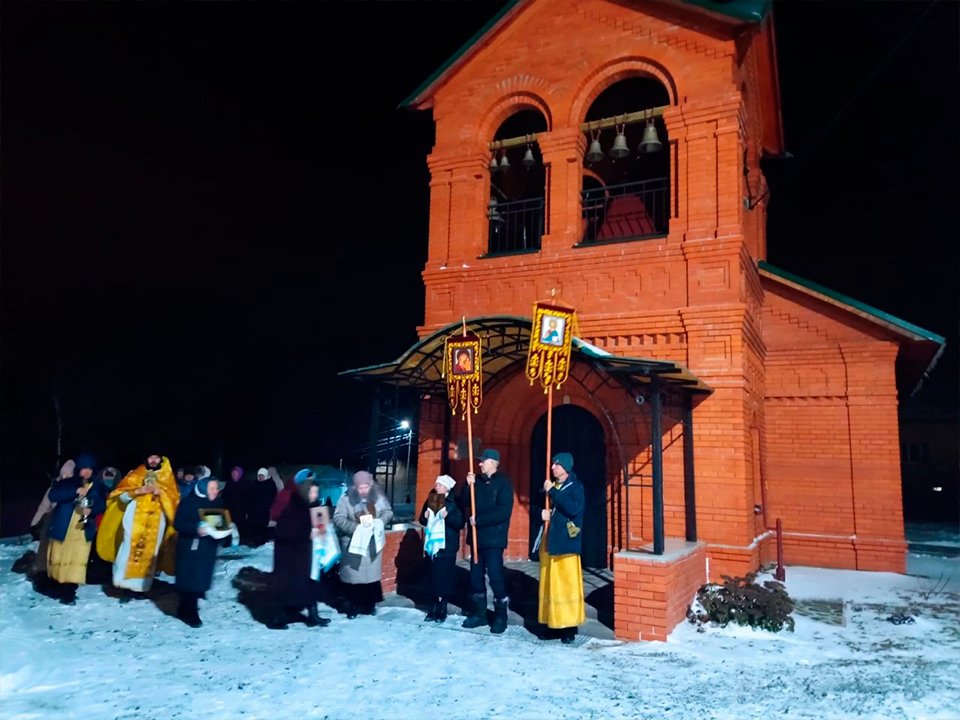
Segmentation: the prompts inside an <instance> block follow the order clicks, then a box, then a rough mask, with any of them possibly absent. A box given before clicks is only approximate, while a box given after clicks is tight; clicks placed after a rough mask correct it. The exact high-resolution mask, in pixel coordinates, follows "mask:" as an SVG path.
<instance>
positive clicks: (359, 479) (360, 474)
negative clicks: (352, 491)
mask: <svg viewBox="0 0 960 720" xmlns="http://www.w3.org/2000/svg"><path fill="white" fill-rule="evenodd" d="M362 483H366V484H368V485H373V475H371V474H370V473H369V472H367V471H366V470H358V471H357V472H355V473H354V474H353V484H354V485H360V484H362Z"/></svg>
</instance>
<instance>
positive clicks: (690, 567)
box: [613, 543, 707, 641]
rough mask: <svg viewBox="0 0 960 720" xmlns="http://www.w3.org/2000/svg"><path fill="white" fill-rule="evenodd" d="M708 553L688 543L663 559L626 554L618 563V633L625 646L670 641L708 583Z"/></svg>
mask: <svg viewBox="0 0 960 720" xmlns="http://www.w3.org/2000/svg"><path fill="white" fill-rule="evenodd" d="M706 557H707V555H706V548H705V546H704V545H703V544H702V543H684V544H682V545H676V546H675V547H673V548H668V550H667V552H666V553H665V555H664V556H662V557H657V556H655V555H649V554H647V553H640V552H621V553H617V554H616V555H615V556H614V560H613V598H614V601H613V602H614V606H613V615H614V633H615V635H616V637H617V638H618V639H620V640H634V641H636V640H666V639H667V636H668V635H669V634H670V632H671V631H672V630H673V629H674V628H675V627H676V626H677V625H678V624H679V623H680V622H681V621H682V620H683V619H684V618H685V617H686V614H687V608H688V607H689V606H690V603H691V602H692V601H693V599H694V597H695V596H696V594H697V590H698V589H699V588H700V586H701V585H703V584H704V583H706V582H707V576H706Z"/></svg>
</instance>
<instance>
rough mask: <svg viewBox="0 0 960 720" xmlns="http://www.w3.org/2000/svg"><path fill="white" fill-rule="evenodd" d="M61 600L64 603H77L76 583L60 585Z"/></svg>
mask: <svg viewBox="0 0 960 720" xmlns="http://www.w3.org/2000/svg"><path fill="white" fill-rule="evenodd" d="M59 590H60V602H61V603H62V604H64V605H76V604H77V586H76V585H75V584H74V583H64V584H63V585H61V586H60V588H59Z"/></svg>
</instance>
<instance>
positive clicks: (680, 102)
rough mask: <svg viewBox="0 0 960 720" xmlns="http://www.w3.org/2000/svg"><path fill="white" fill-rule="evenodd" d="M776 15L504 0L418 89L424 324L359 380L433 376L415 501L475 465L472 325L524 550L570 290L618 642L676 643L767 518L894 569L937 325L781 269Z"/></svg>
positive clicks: (574, 426)
mask: <svg viewBox="0 0 960 720" xmlns="http://www.w3.org/2000/svg"><path fill="white" fill-rule="evenodd" d="M774 35H775V34H774V23H773V17H772V13H771V10H770V3H769V2H767V1H765V0H740V1H737V2H718V1H715V0H689V1H683V0H660V1H658V2H645V1H642V0H636V1H633V0H628V1H624V0H516V1H515V2H512V3H509V4H508V5H507V6H506V7H505V8H504V9H503V10H502V11H501V12H500V13H499V14H498V15H497V16H496V17H495V18H493V19H492V20H491V21H490V22H489V23H488V24H487V26H486V27H484V28H482V29H481V30H480V31H479V32H478V33H477V34H476V35H475V36H474V37H473V38H472V39H471V40H470V41H469V42H467V44H465V45H464V46H463V47H462V48H461V49H460V50H459V51H458V52H457V53H456V54H455V55H454V56H453V57H452V58H450V59H449V60H448V61H447V62H446V63H445V64H444V65H443V66H442V67H441V68H439V69H438V70H437V71H436V72H435V73H434V74H433V75H432V76H431V77H430V78H429V79H427V80H426V81H425V82H424V83H423V84H422V85H421V86H420V87H419V88H417V89H416V90H415V91H414V92H413V93H412V95H411V96H410V97H409V98H407V100H406V101H405V103H404V104H405V105H407V106H408V107H410V108H412V109H415V110H423V111H432V113H433V119H434V121H435V124H436V144H435V146H434V148H433V151H432V152H431V153H430V155H429V156H428V158H427V164H428V166H429V170H430V178H431V179H430V225H429V240H428V242H429V252H428V259H427V262H426V265H425V267H424V269H423V282H424V285H425V290H426V305H425V307H426V311H425V317H424V322H423V325H422V326H421V327H420V328H419V335H420V342H418V343H417V344H416V345H415V346H414V347H412V348H410V349H409V350H408V351H407V352H406V353H404V354H403V355H402V356H401V357H400V358H399V359H397V360H396V361H394V362H390V363H386V364H384V365H380V366H375V367H372V368H364V369H361V370H356V371H351V372H350V373H349V374H353V375H355V376H357V377H358V378H359V379H363V380H371V381H375V382H380V383H384V384H386V385H397V386H401V387H406V388H412V389H413V390H417V391H419V393H420V397H421V398H422V401H421V413H420V422H419V428H418V436H419V450H418V458H417V460H418V468H419V471H418V483H417V498H416V502H417V503H418V504H417V507H419V503H420V502H422V500H423V498H424V496H425V495H426V493H427V492H428V490H429V489H430V487H431V486H432V483H433V479H434V478H435V477H436V475H437V474H438V473H440V472H448V473H450V474H451V475H454V476H455V477H458V478H462V477H463V476H464V475H465V473H466V472H467V470H468V468H467V460H466V455H465V453H464V452H463V447H464V439H465V438H466V436H467V432H466V427H465V422H464V421H463V420H462V419H461V417H460V415H459V413H458V414H457V415H452V414H451V411H450V408H449V406H448V405H447V398H446V392H445V386H444V380H443V378H442V377H441V370H442V360H443V357H442V355H443V340H444V338H445V337H446V336H447V335H450V334H451V333H453V332H455V331H456V330H457V329H458V328H459V327H460V324H461V319H462V318H464V317H465V318H466V322H467V324H468V326H469V327H470V329H472V330H473V331H474V332H477V333H479V334H480V335H481V336H482V337H483V338H484V401H483V405H482V406H481V408H480V411H479V413H478V414H477V415H475V416H473V419H472V429H473V437H474V440H475V442H476V444H477V445H478V446H482V447H495V448H497V449H498V450H499V451H500V453H501V455H502V458H503V462H502V464H501V469H502V470H504V471H505V472H506V474H507V475H508V476H509V477H510V478H511V479H512V480H513V482H514V486H515V491H516V498H517V499H516V503H517V504H516V506H515V508H514V514H513V520H512V524H511V530H510V532H511V539H510V547H509V548H508V551H507V556H508V558H512V559H526V558H527V557H528V553H529V550H530V547H531V540H532V537H531V536H532V535H533V534H535V533H536V530H537V525H536V522H533V523H532V522H531V521H530V518H531V517H532V516H533V513H534V508H532V507H531V505H532V503H531V502H530V498H531V495H532V491H533V490H534V489H535V488H536V487H538V486H539V485H540V484H541V483H542V479H543V477H544V472H545V467H544V465H545V462H546V458H545V444H546V399H545V398H546V396H545V395H544V394H543V391H542V389H541V388H540V387H539V386H531V385H530V384H529V382H528V381H527V379H526V378H525V376H524V364H525V360H526V352H527V343H528V339H529V333H530V327H531V312H532V308H533V304H534V303H535V302H537V301H546V300H550V299H551V297H554V298H555V299H560V300H562V301H563V302H565V303H567V304H569V305H572V306H573V307H575V308H576V311H577V316H578V325H579V332H578V337H577V338H575V340H574V350H573V366H572V369H571V373H570V377H569V379H568V380H567V381H566V383H565V384H564V385H563V386H562V388H561V389H560V390H559V391H557V392H556V393H555V394H554V400H555V406H554V409H553V413H552V425H553V437H552V447H553V449H554V450H567V451H570V452H572V453H573V454H574V456H575V457H576V468H577V472H578V475H579V476H580V477H581V478H582V479H583V480H584V482H585V485H586V488H587V498H588V516H587V519H586V520H585V523H584V525H585V527H584V544H583V548H584V549H583V561H584V565H585V566H586V567H602V568H612V569H613V573H614V588H615V590H614V592H615V607H614V612H615V621H614V622H615V632H616V635H617V637H619V638H623V639H629V640H638V639H639V640H650V639H665V638H666V636H667V634H669V632H670V631H671V630H672V629H673V628H674V627H675V626H676V625H677V623H678V622H680V621H681V620H682V619H683V617H684V613H685V611H686V608H687V606H688V604H689V603H690V601H691V600H692V598H693V596H694V594H695V592H696V590H697V588H698V587H699V586H700V585H701V584H703V583H704V582H705V581H707V580H708V579H709V580H718V579H719V578H720V576H721V575H743V574H745V573H747V572H750V571H753V570H756V569H758V568H759V567H760V566H761V565H765V564H767V563H770V562H771V561H773V560H774V559H775V557H776V545H777V535H776V525H777V521H780V523H781V525H782V547H783V553H784V558H785V561H786V563H787V564H799V565H813V566H820V567H834V568H851V569H858V570H881V571H893V572H902V571H904V569H905V553H906V543H905V540H904V527H903V514H902V501H901V482H900V459H899V450H898V447H899V443H898V426H897V407H898V401H899V399H902V398H905V397H906V395H907V394H909V393H910V391H911V390H912V389H913V388H914V387H915V386H916V385H917V383H918V382H919V381H920V379H921V377H922V375H923V373H924V372H925V371H926V370H927V369H928V368H929V367H930V366H931V364H932V363H933V362H934V361H935V359H936V357H937V355H938V353H939V352H940V351H941V349H942V346H943V338H941V337H939V336H937V335H934V334H933V333H930V332H928V331H925V330H923V329H922V328H918V327H916V326H914V325H911V324H910V323H908V322H905V321H903V320H900V319H898V318H895V317H891V316H890V315H887V314H885V313H883V312H882V311H880V310H877V309H875V308H872V307H869V306H866V305H864V304H862V303H860V302H857V301H856V300H853V299H851V298H848V297H845V296H843V295H840V294H839V293H837V292H834V291H833V290H830V289H827V288H824V287H820V286H817V285H815V284H813V283H811V282H809V281H806V280H804V279H803V278H799V277H795V276H794V275H792V274H790V273H789V272H788V271H786V270H783V269H779V268H776V267H772V266H770V265H769V264H767V263H766V262H765V258H766V255H767V237H766V208H765V197H766V195H765V180H764V177H763V175H762V173H761V170H760V159H761V157H763V156H776V155H779V154H782V153H783V152H784V146H783V133H782V128H781V122H780V100H779V91H778V84H777V70H776V59H775V46H774V39H775V37H774ZM774 241H775V239H774Z"/></svg>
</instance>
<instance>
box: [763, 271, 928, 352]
mask: <svg viewBox="0 0 960 720" xmlns="http://www.w3.org/2000/svg"><path fill="white" fill-rule="evenodd" d="M757 268H758V269H759V270H760V274H761V275H762V276H763V277H767V278H770V279H771V280H775V281H777V282H780V283H782V284H784V285H787V286H788V287H792V288H794V289H795V290H799V291H800V292H802V293H804V294H806V295H810V296H813V297H816V298H818V299H820V300H822V301H823V302H826V303H829V304H830V305H834V306H837V307H841V308H843V309H844V310H847V311H849V312H852V313H853V314H855V315H858V316H859V317H862V318H864V319H866V320H869V321H871V322H873V323H876V324H877V325H881V326H883V327H885V328H887V329H888V330H891V331H893V332H895V333H897V334H898V335H902V336H905V337H907V338H909V339H910V340H926V341H928V342H933V343H937V344H938V345H943V344H944V343H946V338H944V337H943V336H942V335H937V334H936V333H933V332H930V331H929V330H925V329H924V328H922V327H920V326H919V325H914V324H913V323H909V322H907V321H906V320H901V319H900V318H898V317H894V316H893V315H890V314H889V313H885V312H883V311H882V310H878V309H877V308H875V307H873V306H872V305H867V304H866V303H863V302H860V301H859V300H854V299H853V298H851V297H848V296H847V295H843V294H841V293H838V292H836V291H834V290H830V289H829V288H826V287H824V286H823V285H819V284H817V283H815V282H813V281H811V280H806V279H805V278H802V277H800V276H798V275H794V274H793V273H789V272H787V271H786V270H782V269H781V268H778V267H776V266H775V265H771V264H770V263H768V262H766V261H765V260H758V261H757Z"/></svg>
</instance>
